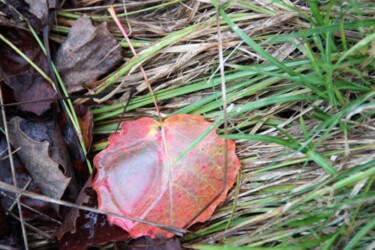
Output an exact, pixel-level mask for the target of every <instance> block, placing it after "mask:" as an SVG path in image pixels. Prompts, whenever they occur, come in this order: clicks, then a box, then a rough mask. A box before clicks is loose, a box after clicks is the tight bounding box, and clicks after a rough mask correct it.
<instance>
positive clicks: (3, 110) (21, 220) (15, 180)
mask: <svg viewBox="0 0 375 250" xmlns="http://www.w3.org/2000/svg"><path fill="white" fill-rule="evenodd" d="M1 87H2V86H1V84H0V103H1V105H3V103H4V101H3V91H2V88H1ZM1 113H2V116H3V124H4V130H5V136H6V141H7V148H8V152H9V163H10V168H11V170H12V180H13V185H14V187H15V188H18V184H17V178H16V170H15V168H14V160H13V155H12V154H11V153H10V152H11V146H10V139H9V131H8V124H7V119H6V114H5V108H4V106H1ZM16 201H17V207H18V213H19V216H20V222H21V229H22V237H23V241H24V245H25V249H26V250H27V249H29V245H28V241H27V234H26V228H25V224H24V219H23V213H22V206H21V201H20V195H18V194H17V195H16Z"/></svg>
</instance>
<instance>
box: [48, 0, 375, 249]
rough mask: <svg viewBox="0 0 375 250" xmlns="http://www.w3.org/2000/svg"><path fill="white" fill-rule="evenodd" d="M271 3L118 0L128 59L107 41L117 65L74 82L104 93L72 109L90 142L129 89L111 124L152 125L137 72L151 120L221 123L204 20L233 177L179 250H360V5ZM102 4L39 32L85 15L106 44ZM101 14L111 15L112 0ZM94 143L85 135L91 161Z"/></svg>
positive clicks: (366, 136) (363, 108) (363, 38)
mask: <svg viewBox="0 0 375 250" xmlns="http://www.w3.org/2000/svg"><path fill="white" fill-rule="evenodd" d="M271 2H272V4H265V3H264V4H262V2H261V1H235V2H228V3H225V4H224V5H222V4H220V3H219V2H218V1H215V0H213V1H212V2H211V3H206V2H203V1H182V0H181V1H171V2H167V3H164V1H144V3H143V4H144V5H143V6H141V5H142V4H141V3H139V2H138V1H127V4H126V6H127V8H128V9H127V10H126V12H124V14H123V15H122V19H121V20H122V21H123V24H124V27H131V29H132V30H131V32H132V34H133V35H132V43H133V45H135V47H136V48H137V53H138V56H132V55H131V54H130V53H128V52H127V49H126V48H127V47H128V44H127V43H125V42H121V46H123V47H124V55H125V61H124V64H123V65H121V66H120V67H119V68H118V69H116V70H115V71H113V72H112V73H110V74H109V75H108V76H106V77H104V78H103V79H101V80H100V81H97V82H94V83H90V84H88V85H87V86H88V87H89V88H90V89H91V92H95V93H101V92H103V91H106V92H110V94H108V96H106V97H104V98H102V99H101V100H96V101H97V102H96V103H92V102H88V99H85V98H82V99H80V100H77V101H76V102H77V103H84V104H85V105H90V106H92V107H93V112H94V115H95V117H94V119H95V128H94V131H95V134H96V135H98V138H102V136H103V135H109V134H111V133H113V132H114V130H115V128H116V127H117V123H118V122H119V119H120V116H121V114H122V111H123V107H124V106H125V104H126V100H127V98H126V97H127V94H128V93H129V91H130V89H131V88H132V87H136V89H137V93H136V96H135V97H134V98H132V99H131V101H130V103H129V105H128V107H127V112H126V116H125V119H136V118H139V117H142V116H156V113H155V109H154V108H153V106H152V96H151V95H150V93H148V92H147V90H146V85H145V84H144V81H143V78H142V75H141V74H140V72H139V69H138V66H139V65H140V64H142V66H143V67H144V68H145V71H146V73H147V75H148V77H149V79H150V83H151V84H152V86H153V88H154V90H155V97H156V99H157V101H158V103H159V106H160V108H161V112H162V114H163V115H164V116H171V115H173V114H178V113H194V114H202V115H204V116H205V117H206V118H207V119H208V120H212V121H214V120H215V121H219V122H217V123H218V126H220V125H222V123H223V121H222V118H223V110H222V106H223V99H222V90H221V88H220V84H221V79H220V74H219V71H218V67H219V63H220V62H219V61H220V60H219V57H218V46H217V29H216V27H215V26H216V22H215V20H216V19H215V18H216V15H217V14H218V15H219V18H220V29H221V31H222V44H223V53H224V61H225V82H226V98H227V102H228V110H227V111H228V122H229V127H228V131H229V134H228V135H226V136H225V137H226V138H230V139H234V140H236V143H237V145H238V146H237V154H238V155H239V156H240V158H241V162H242V168H241V174H240V175H239V177H238V181H237V183H236V186H235V187H234V188H233V189H232V191H231V192H230V194H229V196H228V199H227V201H226V202H225V203H224V204H223V205H222V206H221V207H220V209H218V210H217V211H216V212H215V214H214V216H213V217H212V218H211V219H210V220H209V221H207V222H205V223H202V224H200V225H195V226H193V228H192V229H191V231H192V233H190V234H187V235H185V236H184V237H182V238H181V242H182V243H183V244H184V246H185V247H187V248H192V249H227V248H231V249H232V248H233V249H268V248H272V249H307V248H321V249H372V248H373V247H375V243H374V240H373V238H374V227H375V219H374V217H375V212H374V210H373V205H372V204H373V203H374V200H375V193H374V189H373V186H374V176H375V175H374V174H375V167H374V165H375V161H374V160H373V159H374V156H375V143H374V142H375V141H374V139H373V138H374V135H375V121H374V113H375V109H374V107H375V104H374V95H375V94H374V92H373V84H374V80H373V79H374V73H373V72H375V71H374V39H375V33H374V24H375V20H374V19H372V12H373V10H374V6H373V4H372V3H370V2H355V1H347V2H341V1H328V2H326V3H325V2H322V3H319V2H317V1H308V2H302V1H301V2H296V3H294V4H293V3H291V2H288V3H286V2H283V1H277V0H273V1H271ZM107 4H108V3H107V1H104V0H102V1H94V4H90V3H89V2H87V7H86V8H83V9H76V10H61V12H60V13H59V17H58V19H57V24H56V26H55V27H54V29H53V31H54V33H53V35H52V37H53V38H54V39H55V40H56V41H61V40H62V38H63V37H64V36H65V35H66V32H67V31H68V30H69V26H70V25H71V23H72V21H73V20H74V19H75V18H77V17H78V16H79V15H81V14H87V15H89V16H91V17H92V18H94V19H96V20H106V21H107V22H108V24H109V28H110V29H111V31H112V32H113V33H114V34H115V35H116V36H118V38H119V39H120V34H119V32H118V30H117V28H116V26H115V25H114V24H113V21H112V20H111V19H110V17H109V14H108V13H107V12H106V11H105V9H106V8H107V7H108V6H107ZM115 7H116V9H117V11H118V13H119V12H121V11H124V9H123V7H124V6H123V5H122V1H117V3H116V5H115ZM371 10H372V11H371ZM119 16H121V15H119ZM220 128H222V127H220ZM99 135H100V136H99ZM223 137H224V136H223ZM105 146H106V140H100V139H97V140H96V141H95V143H94V146H93V149H92V153H95V152H96V151H98V150H100V149H103V148H104V147H105Z"/></svg>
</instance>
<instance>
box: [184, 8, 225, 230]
mask: <svg viewBox="0 0 375 250" xmlns="http://www.w3.org/2000/svg"><path fill="white" fill-rule="evenodd" d="M216 28H217V39H218V50H219V61H220V64H219V67H220V78H221V93H222V98H223V119H224V135H227V134H228V115H227V92H226V86H225V72H224V56H223V42H222V40H221V38H222V37H221V29H220V20H219V10H217V12H216ZM223 152H224V173H223V185H222V187H221V189H220V191H219V193H218V194H217V195H216V196H215V197H214V198H213V199H212V200H211V201H210V202H209V203H208V204H207V205H206V206H204V207H203V208H202V209H201V210H200V211H199V212H198V213H197V214H196V215H195V216H194V217H193V218H192V219H191V220H190V221H189V222H188V223H187V224H186V225H185V226H184V227H183V228H188V227H190V226H191V224H192V223H193V222H194V221H195V220H196V219H197V218H198V217H199V216H200V215H201V214H202V213H203V212H204V211H206V209H207V208H208V207H209V206H211V204H212V203H214V202H215V201H216V200H217V199H218V198H219V197H220V196H221V195H222V194H223V192H224V191H225V188H226V186H227V175H228V139H226V138H225V139H224V150H223Z"/></svg>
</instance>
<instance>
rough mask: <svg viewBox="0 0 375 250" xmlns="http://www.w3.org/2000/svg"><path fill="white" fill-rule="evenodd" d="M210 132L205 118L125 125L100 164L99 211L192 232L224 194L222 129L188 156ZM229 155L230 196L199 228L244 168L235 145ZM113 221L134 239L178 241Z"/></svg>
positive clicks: (177, 117) (168, 234) (176, 117)
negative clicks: (146, 238) (190, 228)
mask: <svg viewBox="0 0 375 250" xmlns="http://www.w3.org/2000/svg"><path fill="white" fill-rule="evenodd" d="M210 126H212V123H210V122H207V121H205V120H204V118H203V117H202V116H200V115H174V116H171V117H169V118H167V119H166V120H165V121H163V123H160V122H158V121H155V120H153V119H151V118H140V119H138V120H136V121H127V122H124V123H123V124H122V130H121V132H120V133H119V134H116V135H112V136H110V138H109V146H108V147H107V148H106V149H105V150H103V151H102V152H100V153H99V154H98V155H97V156H96V157H95V159H94V165H95V167H96V168H97V174H96V176H95V178H94V180H93V185H92V186H93V188H94V189H95V191H96V192H97V193H98V203H99V208H100V209H103V210H105V211H110V212H114V213H118V214H121V215H124V216H129V217H133V218H139V219H142V220H147V221H151V222H155V223H158V224H164V225H170V226H174V227H180V228H182V227H185V226H187V223H189V222H190V221H191V220H192V219H193V218H194V216H196V215H197V213H199V212H200V211H201V210H202V209H203V208H204V207H205V206H206V205H207V204H208V203H209V202H210V201H212V200H213V198H214V197H215V196H217V195H218V194H219V193H220V191H221V190H222V185H223V175H224V167H225V166H224V165H225V164H224V153H225V152H224V151H225V150H224V148H225V147H224V139H222V138H219V137H218V136H217V133H216V130H217V129H214V130H213V131H211V132H210V133H209V134H208V135H207V136H205V137H204V139H203V140H201V141H200V142H199V143H198V144H197V145H195V146H194V147H193V148H192V149H191V150H190V151H188V150H187V149H188V148H189V146H190V145H191V144H192V143H193V141H195V140H196V139H197V138H198V137H199V136H200V135H201V134H202V133H203V132H205V131H206V130H207V129H208V128H209V127H210ZM186 152H188V153H187V154H186V155H184V156H183V157H181V156H182V155H183V154H185V153H186ZM227 154H228V166H227V181H226V186H225V189H224V192H223V193H222V194H221V195H220V196H219V198H217V199H216V200H215V201H214V202H213V203H212V204H211V205H210V206H209V207H208V208H207V209H206V210H205V211H204V212H203V213H202V214H201V215H200V216H199V217H198V218H196V219H195V220H194V222H193V223H196V222H204V221H206V220H207V219H209V218H210V216H211V215H212V213H213V212H214V210H215V208H216V207H217V206H218V204H219V203H220V202H222V201H224V200H225V198H226V195H227V192H228V190H229V189H230V188H231V187H232V186H233V184H234V182H235V180H236V175H237V173H238V171H239V168H240V162H239V160H238V158H237V156H236V154H235V143H234V141H232V140H228V151H227ZM108 220H109V221H110V222H111V223H113V224H115V225H118V226H120V227H122V228H123V229H124V230H126V231H127V232H129V234H130V235H131V237H133V238H138V237H141V236H150V237H152V238H154V237H156V236H157V235H158V236H164V237H168V238H169V237H172V236H173V233H171V232H168V231H166V230H162V229H160V228H157V227H155V226H150V225H146V224H142V223H138V222H134V221H131V220H126V219H122V218H119V217H115V216H108ZM193 223H191V224H193Z"/></svg>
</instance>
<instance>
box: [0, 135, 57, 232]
mask: <svg viewBox="0 0 375 250" xmlns="http://www.w3.org/2000/svg"><path fill="white" fill-rule="evenodd" d="M0 158H1V161H0V181H2V182H5V183H8V184H13V178H12V171H11V166H10V162H9V154H8V150H7V143H6V140H5V137H3V138H1V140H0ZM13 165H14V169H15V174H16V180H17V184H18V186H19V187H20V188H25V189H26V190H27V191H31V192H34V193H37V194H41V191H40V189H39V188H38V187H37V186H36V184H35V182H34V181H33V180H32V178H31V176H30V174H29V172H28V171H27V169H26V168H25V167H24V166H23V164H22V162H21V161H20V160H19V158H18V157H17V155H16V154H13ZM0 197H2V199H1V203H0V206H1V205H3V206H4V209H6V210H9V209H10V208H11V206H12V205H13V204H14V203H15V194H13V193H9V192H5V191H3V192H2V193H1V195H0ZM21 202H22V204H24V205H26V206H27V207H30V208H32V209H34V210H36V211H38V212H41V213H44V214H48V216H50V217H54V218H57V217H58V215H57V214H56V212H55V211H53V210H52V206H51V205H50V204H49V203H47V202H43V201H39V200H36V199H31V198H29V197H26V196H22V197H21ZM12 211H13V212H14V211H15V210H12ZM22 212H23V213H22V214H23V218H24V219H25V220H26V221H29V220H33V219H36V218H38V219H43V218H44V217H41V216H39V214H37V213H35V212H33V211H31V210H29V209H26V208H24V209H23V211H22ZM0 217H1V216H0ZM0 221H1V219H0ZM0 225H1V223H0ZM0 231H1V230H0Z"/></svg>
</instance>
